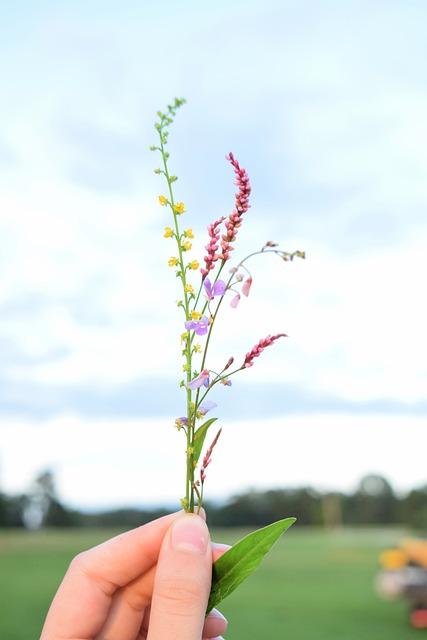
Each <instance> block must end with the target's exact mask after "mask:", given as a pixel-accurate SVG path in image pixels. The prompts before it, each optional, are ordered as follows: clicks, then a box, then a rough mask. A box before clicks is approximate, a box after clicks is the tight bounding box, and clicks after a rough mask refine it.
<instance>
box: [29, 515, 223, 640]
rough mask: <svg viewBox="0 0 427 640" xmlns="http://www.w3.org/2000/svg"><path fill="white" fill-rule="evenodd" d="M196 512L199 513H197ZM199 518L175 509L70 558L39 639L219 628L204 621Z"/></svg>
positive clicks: (167, 637) (204, 557)
mask: <svg viewBox="0 0 427 640" xmlns="http://www.w3.org/2000/svg"><path fill="white" fill-rule="evenodd" d="M202 515H204V514H202ZM227 548H228V547H227V546H226V545H216V544H214V543H211V540H210V536H209V531H208V528H207V526H206V523H205V521H204V518H203V517H200V516H198V515H195V514H188V513H183V512H178V513H173V514H171V515H168V516H165V517H163V518H159V519H158V520H154V521H152V522H150V523H149V524H146V525H144V526H142V527H138V528H137V529H133V530H131V531H128V532H126V533H123V534H121V535H119V536H116V537H115V538H112V539H111V540H108V541H107V542H104V543H103V544H101V545H99V546H97V547H94V548H92V549H89V550H88V551H84V552H83V553H81V554H79V555H78V556H76V557H75V558H74V560H73V561H72V562H71V564H70V567H69V569H68V571H67V573H66V574H65V576H64V579H63V581H62V583H61V585H60V587H59V589H58V591H57V593H56V595H55V597H54V599H53V601H52V604H51V606H50V609H49V612H48V615H47V618H46V621H45V624H44V627H43V631H42V634H41V637H40V640H201V639H202V638H219V637H220V636H221V635H222V634H223V633H224V632H225V630H226V628H227V622H226V620H225V618H224V617H223V616H222V615H221V614H220V613H219V612H217V611H213V612H211V613H210V614H209V615H208V617H205V612H206V606H207V602H208V598H209V591H210V586H211V574H212V562H213V561H215V560H216V559H217V558H218V557H219V556H220V555H222V553H224V552H225V551H226V550H227Z"/></svg>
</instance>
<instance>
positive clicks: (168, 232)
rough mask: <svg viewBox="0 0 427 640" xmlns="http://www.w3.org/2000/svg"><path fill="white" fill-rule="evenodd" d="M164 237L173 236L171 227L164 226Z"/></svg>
mask: <svg viewBox="0 0 427 640" xmlns="http://www.w3.org/2000/svg"><path fill="white" fill-rule="evenodd" d="M163 237H164V238H172V237H173V229H171V228H170V227H165V232H164V234H163Z"/></svg>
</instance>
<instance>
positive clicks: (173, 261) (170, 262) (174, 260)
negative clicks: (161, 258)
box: [168, 257, 179, 267]
mask: <svg viewBox="0 0 427 640" xmlns="http://www.w3.org/2000/svg"><path fill="white" fill-rule="evenodd" d="M178 263H179V260H178V258H175V257H172V258H169V260H168V265H169V266H170V267H176V265H177V264H178Z"/></svg>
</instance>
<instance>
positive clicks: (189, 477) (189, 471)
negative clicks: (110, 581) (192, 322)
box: [159, 130, 194, 510]
mask: <svg viewBox="0 0 427 640" xmlns="http://www.w3.org/2000/svg"><path fill="white" fill-rule="evenodd" d="M159 138H160V153H161V156H162V161H163V173H164V176H165V178H166V181H167V184H168V191H169V199H170V200H169V205H170V208H171V210H172V214H173V219H174V226H175V239H176V242H177V246H178V253H179V265H180V278H181V283H182V288H183V293H184V309H185V317H186V320H189V318H190V315H189V298H188V294H187V291H186V286H187V278H186V267H185V265H184V257H183V249H182V246H181V234H180V230H179V225H178V214H177V213H176V212H175V200H174V195H173V189H172V181H171V178H170V174H169V169H168V164H167V157H166V153H165V148H164V143H163V136H162V130H160V131H159ZM185 344H186V347H185V356H186V374H187V419H188V426H187V448H186V461H187V464H186V479H185V508H186V510H188V509H189V508H190V510H194V491H193V483H194V458H193V455H192V453H191V451H192V443H193V438H194V419H192V411H191V402H192V393H191V389H189V388H188V383H189V382H190V380H191V369H192V362H191V355H192V354H191V341H190V335H189V333H187V339H186V343H185ZM191 504H193V509H191V507H189V505H191Z"/></svg>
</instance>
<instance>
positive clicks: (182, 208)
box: [173, 202, 185, 214]
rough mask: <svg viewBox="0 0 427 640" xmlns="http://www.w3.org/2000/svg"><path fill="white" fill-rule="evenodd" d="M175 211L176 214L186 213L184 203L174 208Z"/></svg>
mask: <svg viewBox="0 0 427 640" xmlns="http://www.w3.org/2000/svg"><path fill="white" fill-rule="evenodd" d="M173 210H174V211H175V213H178V214H181V213H184V211H185V204H184V203H183V202H177V203H176V204H175V205H174V207H173Z"/></svg>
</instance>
